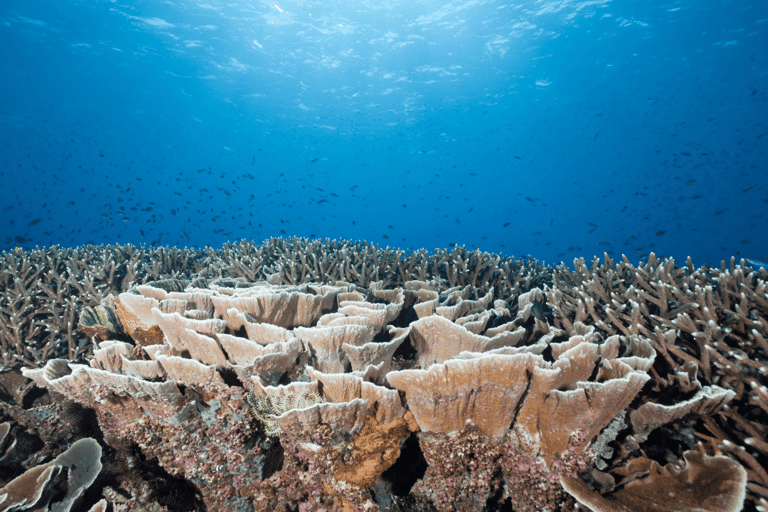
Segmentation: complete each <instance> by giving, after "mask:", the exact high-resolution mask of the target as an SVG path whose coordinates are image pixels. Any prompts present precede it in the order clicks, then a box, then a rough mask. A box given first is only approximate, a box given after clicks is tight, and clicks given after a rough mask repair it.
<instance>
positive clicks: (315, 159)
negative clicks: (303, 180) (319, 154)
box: [309, 158, 320, 164]
mask: <svg viewBox="0 0 768 512" xmlns="http://www.w3.org/2000/svg"><path fill="white" fill-rule="evenodd" d="M318 160H320V159H319V158H313V159H312V160H310V161H309V163H311V164H313V163H315V162H317V161H318Z"/></svg>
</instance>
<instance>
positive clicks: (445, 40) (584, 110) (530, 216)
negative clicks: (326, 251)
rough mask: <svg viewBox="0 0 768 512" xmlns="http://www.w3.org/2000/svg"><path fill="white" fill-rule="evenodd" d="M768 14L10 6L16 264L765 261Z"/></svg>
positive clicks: (767, 10) (625, 2)
mask: <svg viewBox="0 0 768 512" xmlns="http://www.w3.org/2000/svg"><path fill="white" fill-rule="evenodd" d="M766 29H768V2H764V1H757V0H753V1H723V0H698V1H695V2H691V1H670V0H664V1H660V0H644V1H630V0H613V1H611V0H584V1H570V0H535V1H532V0H522V1H515V2H508V1H506V0H487V1H485V0H458V1H450V0H440V1H436V0H429V1H413V0H407V1H406V0H357V1H321V2H316V1H300V0H276V1H275V2H271V1H227V2H223V1H219V0H200V1H187V0H176V1H165V2H158V1H133V0H125V1H122V0H112V1H97V0H94V1H53V0H40V1H34V2H31V1H26V0H25V1H19V0H9V1H5V2H2V5H0V38H1V40H2V47H3V49H4V51H3V52H2V58H0V72H1V73H2V77H3V79H2V81H0V96H1V97H2V101H0V133H2V137H1V138H0V166H1V167H0V179H1V180H2V204H1V207H2V223H1V224H0V225H1V226H2V238H0V240H2V241H3V242H4V246H3V248H4V249H12V248H14V247H17V246H18V247H23V248H31V247H33V246H50V245H56V244H58V245H61V246H64V247H77V246H81V245H86V244H97V245H100V244H116V243H118V244H126V243H130V244H135V245H140V244H146V245H147V246H150V245H154V246H159V245H171V246H180V247H181V246H188V247H203V246H212V247H220V246H221V245H222V244H223V243H225V242H228V241H236V240H241V239H248V240H255V241H261V240H265V239H269V238H270V237H275V236H283V237H291V236H299V237H308V238H326V237H328V238H342V239H348V240H367V241H370V242H373V243H375V244H379V245H380V246H382V247H384V246H391V247H398V248H403V249H411V250H415V249H419V248H426V249H428V250H432V249H434V248H448V247H451V246H453V245H466V247H467V248H478V249H480V250H482V251H488V252H494V253H500V254H504V255H514V256H526V255H529V254H530V255H532V256H533V257H534V258H536V259H538V260H540V261H545V262H547V263H558V262H560V261H565V262H570V261H572V260H573V258H575V257H581V256H583V257H586V258H588V259H589V258H591V257H592V256H593V255H600V256H602V254H603V253H604V252H607V253H608V254H610V255H614V256H616V257H620V255H621V254H626V255H627V257H628V258H629V260H630V261H632V262H637V261H641V260H643V259H644V258H645V257H647V255H648V254H649V253H650V252H655V253H656V254H657V255H659V256H674V257H675V258H676V259H678V261H680V262H682V260H683V259H684V258H685V257H686V256H691V257H692V258H693V260H694V262H695V263H696V264H697V265H701V264H705V263H712V264H718V263H719V261H720V260H721V259H727V258H729V257H731V256H733V255H736V256H741V257H746V258H751V259H754V260H761V261H766V260H768V246H767V242H768V229H766V214H768V174H767V171H766V165H767V164H768V157H766V144H767V143H768V108H766V103H767V102H766V97H767V96H766V95H767V94H768V87H767V85H768V74H767V71H768V37H766Z"/></svg>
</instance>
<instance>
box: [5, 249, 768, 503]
mask: <svg viewBox="0 0 768 512" xmlns="http://www.w3.org/2000/svg"><path fill="white" fill-rule="evenodd" d="M354 247H355V246H354V244H349V243H346V242H335V241H334V242H329V241H313V242H307V241H301V240H294V241H292V242H291V243H287V242H286V241H281V240H279V239H275V240H272V241H270V242H268V243H266V244H264V245H263V246H259V247H254V246H253V245H251V244H241V245H240V246H238V247H235V246H230V247H226V248H225V250H223V251H225V252H228V255H226V256H219V255H217V254H215V253H214V252H213V251H210V250H209V251H207V252H206V253H205V255H204V256H203V258H202V259H201V260H194V259H192V260H190V261H191V263H189V262H187V263H186V265H187V266H186V267H185V266H184V265H185V263H184V260H183V258H182V253H179V252H174V251H159V252H158V255H157V257H153V258H152V259H150V260H149V262H148V266H146V267H143V268H145V269H146V272H148V274H146V275H149V272H151V273H154V274H157V275H158V276H160V275H162V277H174V279H163V280H162V281H158V282H156V283H150V281H151V280H150V279H144V278H142V279H139V280H138V282H139V283H144V284H137V285H136V286H135V287H134V288H132V289H131V291H130V293H123V294H121V295H120V297H118V298H117V299H116V300H115V313H116V314H117V316H118V317H119V318H120V320H121V323H123V325H124V326H125V327H126V332H127V333H128V334H129V335H130V337H131V340H127V341H129V342H128V343H126V342H125V341H117V340H106V341H102V342H101V343H99V345H98V348H96V349H95V350H93V351H92V355H91V356H88V359H87V361H88V364H87V365H82V364H77V363H75V362H72V361H67V360H64V359H60V358H59V359H57V358H51V354H53V352H50V351H49V352H48V353H47V355H46V356H45V357H46V359H47V360H48V363H47V364H41V363H43V361H40V362H38V361H34V360H30V361H29V363H30V364H28V366H29V369H27V370H25V374H26V375H27V376H29V377H31V378H33V379H34V380H35V381H36V382H37V383H38V384H40V385H41V386H45V387H47V388H49V389H51V390H55V391H56V392H59V393H63V394H64V395H66V396H69V397H71V398H73V399H75V400H76V401H77V402H78V403H80V404H81V406H82V407H86V408H92V409H94V410H95V411H96V415H97V418H98V422H99V425H100V427H101V429H102V431H103V432H104V438H105V441H106V442H107V443H109V444H110V445H111V446H113V448H114V449H115V450H117V451H118V452H119V453H121V454H122V455H121V456H122V457H124V458H125V459H126V460H127V459H128V458H129V457H134V456H135V455H131V454H132V453H133V452H132V450H136V453H138V454H140V458H141V459H142V460H146V461H150V462H152V463H153V464H156V469H152V471H159V472H164V473H165V474H167V475H169V477H171V478H174V479H177V481H180V482H184V483H185V485H189V486H190V487H189V488H190V489H195V490H196V492H198V493H199V499H200V504H201V506H206V507H208V508H211V509H213V508H216V509H224V508H226V509H229V510H266V509H270V508H273V509H276V510H278V509H283V510H293V509H297V508H298V509H301V510H313V509H318V510H319V509H322V508H325V509H328V510H333V509H338V510H342V509H345V508H346V509H347V510H349V509H350V508H352V509H358V510H363V509H371V510H375V509H377V508H378V509H382V510H393V511H394V510H429V509H430V508H431V507H437V508H438V509H439V510H459V509H461V510H483V509H487V510H493V509H497V508H502V507H511V508H512V509H513V510H516V511H517V510H569V507H572V506H573V502H572V501H569V498H568V496H567V494H566V493H564V492H563V487H562V485H561V481H562V482H565V481H567V482H570V483H571V484H573V485H571V487H572V488H575V487H574V486H586V487H587V488H589V489H597V490H598V491H599V493H602V494H604V495H606V496H609V495H612V493H615V492H616V491H617V487H620V486H621V485H623V483H622V482H621V481H620V480H621V478H620V477H621V472H622V468H623V467H625V466H627V464H631V463H632V461H637V460H641V459H643V458H645V459H647V460H649V461H655V462H657V463H658V464H659V465H661V464H666V463H682V461H683V460H684V459H686V460H690V457H688V458H686V457H685V456H684V453H685V452H686V451H687V450H690V449H696V450H698V451H699V452H700V453H702V454H703V453H706V454H707V456H709V454H714V455H715V456H728V457H731V459H732V460H733V461H734V463H738V464H739V465H740V467H744V468H745V470H746V475H747V482H746V492H747V503H752V504H757V503H760V501H759V500H760V499H761V496H765V489H767V488H768V477H766V476H765V470H764V469H763V467H764V464H765V462H764V461H765V457H766V446H768V444H766V441H765V431H764V427H763V425H764V424H766V422H765V421H763V416H762V415H763V414H765V411H766V410H768V406H766V405H765V404H766V403H768V402H766V398H767V397H768V393H765V382H764V380H763V379H764V374H763V373H762V372H761V367H764V360H765V356H766V354H768V351H766V350H765V347H763V345H765V339H766V336H767V334H766V332H765V327H764V326H765V323H764V319H765V318H766V309H765V303H768V302H766V296H765V291H766V290H765V284H764V283H765V280H766V279H765V278H766V277H768V276H766V275H763V274H762V273H760V272H755V271H750V270H749V269H748V268H747V267H745V266H744V265H743V264H742V265H736V264H735V263H734V262H732V264H731V267H730V268H727V267H726V266H723V267H722V268H721V269H720V271H717V270H712V269H710V270H702V269H695V268H693V266H692V265H691V264H690V262H689V264H688V265H686V267H684V268H682V269H680V268H677V267H676V266H675V265H674V262H671V261H670V260H665V261H664V262H659V261H658V260H656V259H655V258H650V259H649V263H648V264H644V265H641V266H640V267H633V266H631V265H630V264H629V263H628V262H626V261H624V262H622V263H619V264H616V263H614V262H613V261H606V262H605V263H604V264H603V265H600V264H599V262H595V263H593V265H592V267H587V266H586V264H584V262H583V261H579V260H577V262H576V266H575V268H574V270H573V271H571V270H569V269H567V268H565V267H564V266H563V267H558V268H557V269H554V274H553V270H551V269H548V268H547V267H543V266H538V265H537V264H535V262H533V263H532V262H531V261H529V262H528V263H524V262H517V263H515V262H511V263H510V261H508V260H501V259H498V258H495V257H491V256H489V255H484V254H482V253H479V252H473V253H468V252H466V251H465V250H463V248H458V249H456V250H454V251H451V252H447V251H446V252H443V253H438V254H436V255H434V256H430V255H427V254H426V253H425V252H423V251H419V252H417V253H413V254H411V255H405V254H400V253H398V252H397V251H392V250H386V251H381V252H378V249H375V248H373V247H372V246H366V245H365V244H362V245H358V246H357V249H355V248H354ZM306 249H311V250H310V252H309V253H304V254H303V255H302V254H300V252H301V250H306ZM238 251H241V252H242V254H241V255H240V256H237V254H238ZM312 251H315V252H314V253H312ZM191 255H192V253H187V257H189V256H191ZM407 256H410V257H407ZM226 258H230V260H231V259H237V260H238V263H236V264H233V265H231V266H230V267H227V265H226V264H225V261H227V260H226ZM247 258H253V260H251V261H254V262H257V263H255V264H256V265H261V266H259V267H258V269H255V268H253V267H248V265H247V264H246V261H247ZM138 260H140V258H139V259H138ZM138 260H137V261H138ZM202 261H207V262H208V264H207V265H203V264H201V262H202ZM361 261H366V262H367V263H365V264H363V263H361ZM165 264H167V265H179V268H185V269H186V270H185V272H187V274H185V275H182V274H181V273H180V272H178V271H172V270H171V271H169V272H168V275H165V274H162V273H163V269H164V267H163V265H165ZM514 265H519V266H517V267H514ZM134 267H135V268H134V270H135V271H136V272H140V271H141V270H140V269H141V268H142V267H141V265H134ZM76 268H77V269H78V271H84V272H86V273H87V271H86V270H85V269H83V268H82V267H80V266H77V267H76ZM516 269H517V270H522V272H520V273H518V275H515V274H514V271H515V270H516ZM17 270H21V268H19V269H17ZM36 271H37V270H36V268H33V265H31V264H29V265H28V266H27V270H26V271H25V272H27V273H28V277H29V276H34V275H35V272H36ZM195 272H202V274H196V273H195ZM92 275H97V274H95V273H92ZM98 275H102V274H98ZM103 275H104V277H109V276H108V275H107V274H103ZM315 275H318V276H320V277H319V278H318V280H319V281H322V283H323V284H315V285H309V286H307V285H301V286H293V285H291V286H286V285H280V284H274V283H283V282H291V283H293V282H296V283H298V282H299V281H304V280H309V279H312V278H313V277H314V276H315ZM246 276H254V277H255V278H256V279H258V278H262V277H263V278H266V279H268V280H269V281H270V282H271V283H273V284H271V285H268V284H267V283H264V282H260V283H248V282H247V281H246V280H245V279H241V277H246ZM416 276H420V277H422V278H425V279H429V281H415V280H413V278H414V277H416ZM549 276H552V281H551V282H549V281H548V279H549ZM180 277H181V279H179V278H180ZM334 278H343V279H345V281H343V282H341V281H337V280H335V279H334ZM374 278H375V279H377V280H374ZM113 279H114V278H113ZM29 282H30V283H32V281H31V280H30V281H29ZM120 283H121V284H120V286H121V287H123V284H124V283H123V282H122V281H121V282H120ZM146 283H150V284H146ZM329 283H330V284H329ZM473 283H474V284H475V286H472V284H473ZM78 284H79V286H80V287H81V288H82V289H83V291H84V292H85V296H83V298H81V299H79V300H80V301H81V306H82V307H84V305H85V301H91V299H90V298H89V297H88V294H93V295H94V296H101V297H106V292H107V291H109V290H108V289H107V288H108V287H105V286H103V285H102V284H100V282H99V281H98V280H97V279H95V278H88V279H82V280H78ZM25 286H26V285H25ZM72 286H74V285H72ZM537 286H540V287H541V288H537ZM75 288H77V287H75ZM91 288H92V290H90V289H91ZM387 288H389V289H387ZM77 289H78V290H79V288H77ZM24 290H25V293H29V294H31V295H34V293H35V292H34V285H33V286H29V287H26V288H24ZM116 291H119V290H116ZM113 293H114V292H113ZM322 296H325V298H320V297H322ZM257 297H261V298H258V299H256V298H257ZM302 297H304V298H302ZM312 297H314V298H312ZM328 297H331V299H328ZM310 298H311V301H315V300H316V301H317V302H318V305H319V306H318V307H319V309H318V310H317V311H316V313H311V314H308V315H306V314H305V312H306V310H304V309H303V308H304V306H300V305H299V304H300V302H301V301H304V300H306V301H310ZM38 299H39V297H38V298H37V299H33V302H34V300H38ZM52 300H53V299H52ZM326 301H328V302H326ZM96 303H98V302H96ZM30 304H33V303H30ZM105 304H106V303H105ZM307 304H309V302H307ZM89 305H90V306H91V307H93V306H94V305H95V304H94V303H93V302H91V303H90V304H89ZM32 307H34V304H33V306H32ZM105 307H106V306H105ZM419 319H420V320H419ZM272 322H276V323H272ZM350 331H355V332H356V333H357V334H356V336H350V335H349V332H350ZM342 333H343V334H342ZM441 333H442V334H441ZM446 333H447V334H446ZM444 335H445V336H450V337H452V339H451V340H449V341H451V343H447V344H445V343H444V344H442V345H441V342H442V341H443V339H447V338H445V337H444ZM453 338H455V339H453ZM491 340H492V341H491ZM86 346H89V344H85V345H84V346H83V347H81V348H84V347H86ZM78 350H79V349H78ZM89 352H91V350H90V349H88V350H84V351H82V352H80V355H81V356H83V355H85V354H87V353H89ZM28 355H31V358H32V359H33V358H35V357H37V356H38V355H40V354H36V353H32V352H30V353H29V354H28ZM17 359H18V358H17ZM27 359H30V358H29V357H27ZM81 360H82V359H81ZM508 360H509V361H523V360H525V361H529V360H530V364H524V365H523V366H524V367H525V370H524V371H522V372H521V373H519V374H516V375H517V377H516V379H518V380H519V382H517V381H516V382H517V384H516V385H515V386H512V385H510V382H509V379H508V378H507V380H506V381H505V380H504V379H503V378H502V376H503V374H504V371H501V370H499V371H498V372H497V371H496V370H492V369H493V368H495V367H496V366H498V365H500V364H501V363H502V362H504V361H508ZM41 366H42V367H41ZM34 367H37V369H33V368H34ZM446 369H447V370H446ZM459 369H463V370H462V371H465V372H467V374H466V375H465V376H463V377H459V375H461V372H459ZM318 370H319V371H318ZM441 372H442V373H441ZM497 373H498V374H499V375H498V378H496V377H497V375H496V374H497ZM406 376H408V377H409V378H413V377H418V378H417V379H416V380H417V381H419V379H421V381H424V382H427V381H429V380H430V377H429V376H431V380H434V381H435V382H441V383H442V384H441V385H442V386H443V387H444V388H445V392H444V393H443V392H441V393H442V394H441V393H431V395H430V392H429V391H427V392H423V391H422V392H421V393H419V390H418V386H417V387H416V388H414V387H413V386H412V385H410V384H409V385H406V384H405V381H406V380H407V379H405V377H406ZM424 379H426V380H424ZM421 381H419V382H421ZM390 382H391V383H392V384H393V385H394V387H395V388H400V389H402V390H403V392H402V393H401V394H398V393H397V390H396V389H392V387H391V386H390V384H389V383H390ZM515 387H517V388H520V389H518V390H517V391H515V390H514V389H512V388H515ZM291 390H293V391H296V392H297V393H298V394H300V393H302V392H309V391H306V390H312V392H314V393H316V394H317V396H320V397H322V399H323V400H324V402H322V403H315V404H300V405H309V406H308V407H302V408H297V407H289V408H288V409H286V410H285V411H283V413H282V414H280V415H279V416H278V415H274V414H272V415H270V416H269V417H266V415H265V414H262V413H258V411H256V412H257V413H258V414H262V416H264V418H263V419H268V420H269V421H273V422H274V426H275V428H277V427H279V428H280V429H281V430H282V432H280V433H279V435H278V436H269V435H266V433H265V431H264V430H265V428H264V422H263V421H261V420H260V419H259V418H258V417H257V416H256V415H254V408H253V407H248V405H247V402H248V397H249V396H250V397H251V399H252V401H254V402H255V401H256V400H262V401H265V402H269V401H270V400H277V399H275V398H266V397H272V396H276V395H279V394H281V393H283V394H284V395H285V396H288V395H290V393H291V392H292V391H291ZM295 394H296V393H294V395H295ZM726 403H728V407H725V406H724V405H725V404H726ZM273 412H280V411H277V410H275V411H273ZM430 415H432V416H431V417H432V419H429V417H430ZM467 420H470V422H469V423H467ZM267 428H271V427H269V426H268V427H267ZM121 439H129V440H131V443H132V444H131V446H129V447H126V446H124V445H121V441H120V440H121ZM123 443H124V442H123ZM421 458H423V459H422V460H423V461H424V462H423V464H424V466H423V467H424V470H425V472H424V473H421V474H408V473H407V472H404V471H400V470H396V469H394V468H400V467H403V466H405V465H409V464H412V463H413V462H414V461H419V460H420V459H421ZM417 465H418V464H417ZM690 475H691V478H693V479H694V483H696V482H697V480H695V479H696V478H698V477H697V476H696V475H697V473H696V472H692V473H690ZM574 478H578V480H579V481H580V482H582V484H578V483H576V482H575V481H574V480H571V479H574ZM566 479H568V480H566ZM617 480H618V481H619V484H618V485H617V484H616V481H617ZM702 482H703V480H702ZM120 485H121V486H122V487H121V492H129V494H131V498H130V500H128V501H127V502H126V503H128V502H131V503H133V504H134V505H132V506H144V505H146V504H147V501H146V500H149V499H151V498H150V496H151V494H148V493H146V492H145V491H143V490H141V489H142V487H141V485H139V484H137V485H134V484H132V483H131V482H130V481H128V480H123V481H122V483H121V484H120ZM569 485H570V484H569ZM739 485H741V484H739ZM128 490H129V491H128ZM105 494H106V491H105ZM110 496H113V497H114V496H115V495H114V494H113V493H110ZM131 500H134V501H131ZM142 500H144V501H142Z"/></svg>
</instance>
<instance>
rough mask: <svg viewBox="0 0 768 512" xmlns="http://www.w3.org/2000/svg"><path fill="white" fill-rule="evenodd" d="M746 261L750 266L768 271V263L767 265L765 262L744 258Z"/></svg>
mask: <svg viewBox="0 0 768 512" xmlns="http://www.w3.org/2000/svg"><path fill="white" fill-rule="evenodd" d="M744 259H745V260H746V262H747V263H749V264H750V265H753V266H755V267H763V268H766V269H768V263H766V262H764V261H760V260H753V259H751V258H744Z"/></svg>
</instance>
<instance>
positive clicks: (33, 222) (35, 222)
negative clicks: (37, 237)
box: [27, 219, 43, 226]
mask: <svg viewBox="0 0 768 512" xmlns="http://www.w3.org/2000/svg"><path fill="white" fill-rule="evenodd" d="M41 220H43V219H35V220H33V221H30V223H29V224H27V226H34V225H35V224H39V223H40V221H41Z"/></svg>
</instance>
